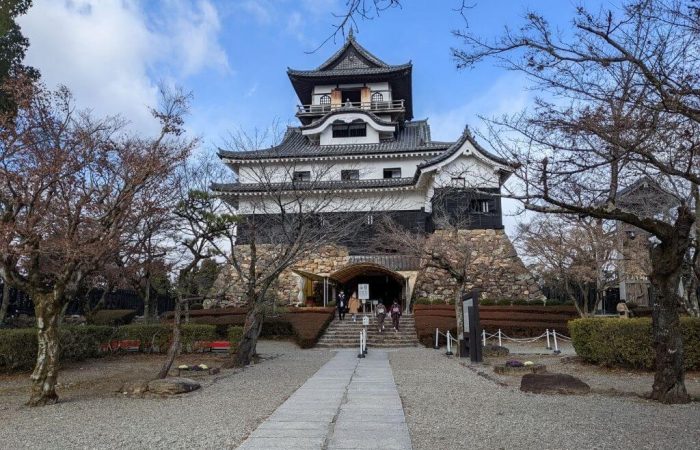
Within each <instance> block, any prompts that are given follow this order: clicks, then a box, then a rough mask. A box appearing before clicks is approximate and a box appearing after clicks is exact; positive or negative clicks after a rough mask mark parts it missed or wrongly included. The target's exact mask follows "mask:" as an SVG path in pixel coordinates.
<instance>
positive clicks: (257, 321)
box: [233, 301, 264, 367]
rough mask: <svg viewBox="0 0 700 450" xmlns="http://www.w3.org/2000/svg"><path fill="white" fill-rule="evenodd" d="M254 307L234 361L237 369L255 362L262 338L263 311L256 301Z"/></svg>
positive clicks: (249, 314)
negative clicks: (259, 338)
mask: <svg viewBox="0 0 700 450" xmlns="http://www.w3.org/2000/svg"><path fill="white" fill-rule="evenodd" d="M252 305H253V306H251V308H250V311H248V314H247V315H246V318H245V325H244V326H243V337H242V338H241V343H240V344H239V345H238V351H237V352H236V356H235V358H234V361H233V365H234V366H235V367H245V366H247V365H248V364H250V363H251V362H252V361H253V356H255V352H256V347H257V345H258V337H259V336H260V331H262V325H263V320H264V314H263V310H262V308H261V307H260V306H259V305H258V304H257V302H255V301H253V302H252Z"/></svg>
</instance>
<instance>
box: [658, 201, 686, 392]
mask: <svg viewBox="0 0 700 450" xmlns="http://www.w3.org/2000/svg"><path fill="white" fill-rule="evenodd" d="M684 217H685V215H684V214H683V213H682V212H679V218H678V220H677V222H676V225H677V226H676V230H677V232H676V234H675V236H673V238H671V239H668V240H667V241H663V242H661V243H660V244H658V245H656V246H655V247H654V248H653V249H652V252H651V263H652V273H651V276H650V280H651V285H652V292H653V308H654V309H653V315H652V318H653V335H654V346H655V348H656V357H655V364H656V373H655V375H654V385H653V388H652V393H651V398H652V399H653V400H658V401H660V402H662V403H688V402H689V401H690V397H689V396H688V393H687V391H686V389H685V381H684V370H683V339H682V335H681V327H680V318H679V314H678V309H679V299H678V284H679V281H680V276H681V266H682V263H683V258H684V256H685V253H686V252H687V250H688V246H689V239H688V238H689V234H690V226H691V225H692V223H693V220H692V218H691V219H690V221H686V222H685V223H681V221H682V220H683V219H684ZM679 224H680V226H678V225H679Z"/></svg>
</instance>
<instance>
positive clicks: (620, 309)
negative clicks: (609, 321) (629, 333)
mask: <svg viewBox="0 0 700 450" xmlns="http://www.w3.org/2000/svg"><path fill="white" fill-rule="evenodd" d="M617 314H619V316H620V317H621V318H623V319H629V318H630V310H629V308H628V307H627V303H625V302H624V301H622V302H620V303H618V304H617Z"/></svg>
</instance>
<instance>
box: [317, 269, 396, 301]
mask: <svg viewBox="0 0 700 450" xmlns="http://www.w3.org/2000/svg"><path fill="white" fill-rule="evenodd" d="M329 278H330V279H331V280H333V281H335V282H336V283H337V284H338V285H339V286H340V288H341V289H342V290H343V291H344V292H345V295H346V298H349V297H350V295H352V293H353V292H355V293H356V292H357V289H358V288H357V285H358V284H363V283H365V284H368V285H369V299H370V301H372V300H377V301H379V302H381V303H384V304H385V305H387V306H389V305H390V304H391V303H392V302H393V301H394V300H398V301H399V303H401V304H404V303H405V297H406V295H405V292H406V279H405V278H404V277H403V276H402V275H401V274H399V273H397V272H394V271H393V270H391V269H387V268H386V267H384V266H381V265H379V264H374V263H365V262H363V263H356V264H350V265H347V266H345V267H343V268H341V269H338V270H336V271H335V272H333V273H331V274H330V275H329Z"/></svg>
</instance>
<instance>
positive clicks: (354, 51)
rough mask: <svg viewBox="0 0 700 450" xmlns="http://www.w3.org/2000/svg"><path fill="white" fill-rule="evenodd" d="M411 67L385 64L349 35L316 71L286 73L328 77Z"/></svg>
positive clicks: (387, 71)
mask: <svg viewBox="0 0 700 450" xmlns="http://www.w3.org/2000/svg"><path fill="white" fill-rule="evenodd" d="M411 67H412V66H411V63H410V62H409V63H406V64H400V65H396V66H392V65H390V64H387V63H385V62H384V61H382V60H381V59H379V58H377V57H376V56H375V55H373V54H372V53H370V52H369V51H368V50H367V49H366V48H364V47H363V46H361V45H360V44H359V43H358V42H357V41H356V40H355V36H354V35H353V33H350V34H348V38H347V40H346V41H345V44H344V45H343V46H342V47H341V48H340V49H339V50H338V51H337V52H335V53H334V54H333V55H331V57H330V58H328V59H327V60H326V61H325V62H324V63H323V64H321V65H320V66H318V67H317V68H316V69H314V70H294V69H289V70H288V71H287V72H288V73H289V74H291V75H302V76H324V77H327V76H329V75H331V76H333V75H348V74H381V73H390V72H394V71H396V70H402V69H410V68H411Z"/></svg>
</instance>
